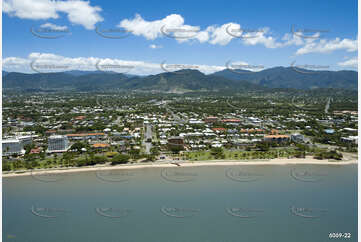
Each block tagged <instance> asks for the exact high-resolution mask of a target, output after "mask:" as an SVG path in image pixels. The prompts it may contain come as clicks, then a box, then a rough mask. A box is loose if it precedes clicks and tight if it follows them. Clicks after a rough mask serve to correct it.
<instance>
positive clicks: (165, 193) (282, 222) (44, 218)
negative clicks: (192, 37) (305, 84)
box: [2, 165, 357, 242]
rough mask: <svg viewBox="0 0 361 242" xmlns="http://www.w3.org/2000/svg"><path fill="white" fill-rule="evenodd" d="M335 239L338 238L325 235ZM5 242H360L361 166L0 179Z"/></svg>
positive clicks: (178, 169)
mask: <svg viewBox="0 0 361 242" xmlns="http://www.w3.org/2000/svg"><path fill="white" fill-rule="evenodd" d="M334 233H339V235H340V236H342V237H341V238H330V235H331V236H334V235H335V234H334ZM2 237H3V241H14V242H15V241H24V242H25V241H28V242H60V241H64V242H65V241H66V242H73V241H74V242H83V241H84V242H108V241H109V242H128V241H129V242H131V241H137V242H143V241H144V242H152V241H154V242H178V241H182V242H193V241H194V242H195V241H197V242H240V241H247V242H268V241H269V242H326V241H357V165H344V166H327V165H282V166H278V165H267V166H224V167H220V166H217V167H192V168H190V167H187V168H185V167H174V168H166V169H161V168H144V169H134V170H116V171H115V170H113V171H104V170H97V171H92V172H81V173H67V174H58V175H46V174H45V175H36V176H35V175H33V176H23V177H12V178H4V179H3V235H2Z"/></svg>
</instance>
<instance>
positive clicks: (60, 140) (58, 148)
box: [48, 135, 69, 152]
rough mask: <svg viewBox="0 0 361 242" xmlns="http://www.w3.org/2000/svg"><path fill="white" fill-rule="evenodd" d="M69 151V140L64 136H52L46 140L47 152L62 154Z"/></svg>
mask: <svg viewBox="0 0 361 242" xmlns="http://www.w3.org/2000/svg"><path fill="white" fill-rule="evenodd" d="M68 149H69V140H68V137H66V136H65V135H52V136H50V137H49V138H48V152H64V151H67V150H68Z"/></svg>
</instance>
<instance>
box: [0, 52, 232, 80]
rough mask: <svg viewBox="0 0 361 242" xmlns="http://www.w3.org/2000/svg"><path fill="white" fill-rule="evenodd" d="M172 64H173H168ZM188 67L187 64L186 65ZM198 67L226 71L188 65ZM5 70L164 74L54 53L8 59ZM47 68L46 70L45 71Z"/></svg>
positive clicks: (144, 66) (149, 67) (140, 65)
mask: <svg viewBox="0 0 361 242" xmlns="http://www.w3.org/2000/svg"><path fill="white" fill-rule="evenodd" d="M168 64H171V63H168ZM184 65H187V64H184ZM188 66H196V68H192V69H197V70H199V71H201V72H203V73H205V74H210V73H213V72H215V71H221V70H223V69H225V68H226V67H225V66H213V65H194V64H192V65H188ZM3 68H4V70H6V71H16V72H25V73H34V69H35V71H39V72H57V71H70V70H83V71H95V70H99V69H100V70H111V71H114V72H121V73H122V72H126V73H130V74H135V75H149V74H158V73H161V72H164V70H163V69H162V68H161V63H150V62H144V61H129V60H120V59H111V58H97V57H74V58H71V57H65V56H61V55H55V54H52V53H37V52H34V53H31V54H29V55H28V57H27V58H19V57H7V58H4V59H3ZM44 68H45V69H44Z"/></svg>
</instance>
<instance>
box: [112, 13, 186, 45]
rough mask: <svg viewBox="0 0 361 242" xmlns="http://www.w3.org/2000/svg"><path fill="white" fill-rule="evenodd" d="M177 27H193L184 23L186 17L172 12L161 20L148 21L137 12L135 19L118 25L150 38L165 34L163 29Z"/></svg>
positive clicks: (126, 20)
mask: <svg viewBox="0 0 361 242" xmlns="http://www.w3.org/2000/svg"><path fill="white" fill-rule="evenodd" d="M164 26H166V27H167V28H170V27H172V28H175V27H183V26H185V27H191V26H186V25H184V19H183V17H182V16H180V15H179V14H171V15H168V16H167V17H165V18H163V19H161V20H155V21H146V20H144V19H143V18H142V17H141V16H140V15H139V14H136V15H135V17H134V18H133V19H124V20H122V21H121V22H120V23H119V25H118V27H120V28H124V29H126V30H127V31H129V32H131V33H132V34H134V35H137V36H143V37H145V38H146V39H148V40H154V39H156V38H158V37H161V36H163V34H162V31H161V29H162V28H163V27H164Z"/></svg>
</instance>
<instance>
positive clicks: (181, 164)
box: [2, 158, 357, 177]
mask: <svg viewBox="0 0 361 242" xmlns="http://www.w3.org/2000/svg"><path fill="white" fill-rule="evenodd" d="M296 164H297V165H299V164H305V165H306V164H307V165H336V166H339V165H350V164H357V160H347V161H329V160H316V159H313V158H304V159H297V158H292V159H285V158H277V159H272V160H249V161H244V160H243V161H242V160H209V161H156V162H149V163H137V164H124V165H116V166H111V165H96V166H91V167H68V168H53V169H46V170H45V169H42V170H40V169H38V170H33V171H17V173H16V172H13V171H12V172H8V173H3V174H2V177H16V176H30V175H32V174H33V175H37V174H39V175H40V174H44V173H46V174H58V173H71V172H86V171H96V170H119V169H142V168H166V167H199V166H237V165H296Z"/></svg>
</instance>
